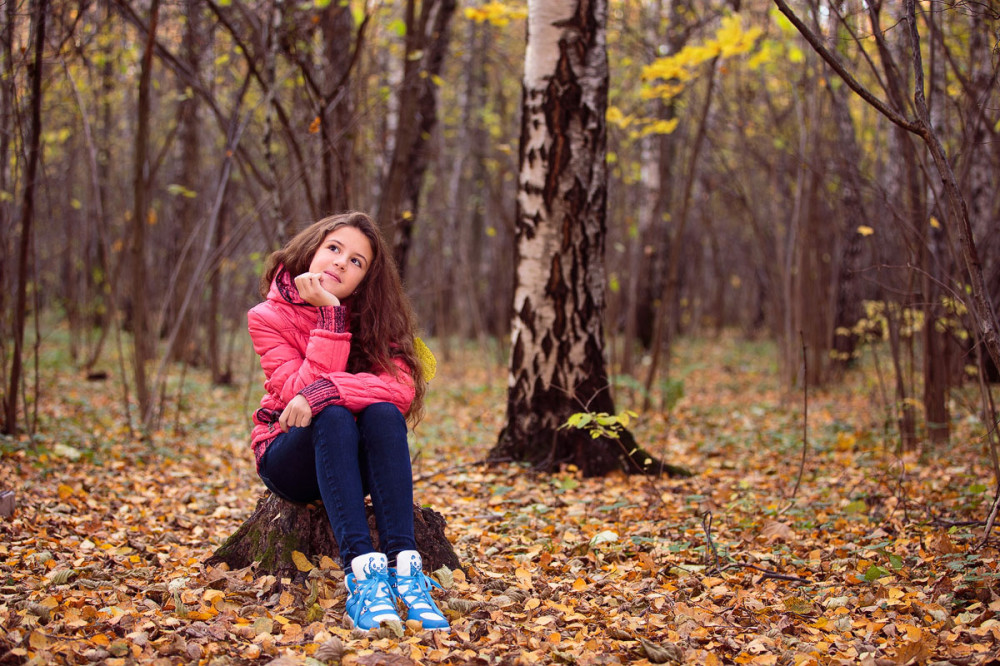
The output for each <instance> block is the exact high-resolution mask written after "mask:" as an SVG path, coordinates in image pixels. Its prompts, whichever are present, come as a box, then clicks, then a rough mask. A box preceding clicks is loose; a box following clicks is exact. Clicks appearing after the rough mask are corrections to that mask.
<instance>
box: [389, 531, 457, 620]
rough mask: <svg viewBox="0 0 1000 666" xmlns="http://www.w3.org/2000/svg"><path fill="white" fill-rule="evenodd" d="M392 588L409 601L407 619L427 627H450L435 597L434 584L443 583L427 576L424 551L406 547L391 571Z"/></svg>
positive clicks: (405, 600)
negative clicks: (422, 554)
mask: <svg viewBox="0 0 1000 666" xmlns="http://www.w3.org/2000/svg"><path fill="white" fill-rule="evenodd" d="M389 580H390V582H391V583H392V589H393V591H394V592H395V593H396V596H398V597H399V598H400V599H402V600H403V603H405V604H406V610H407V618H408V619H410V620H419V621H420V622H422V623H423V625H424V629H450V627H449V625H448V620H446V619H445V617H444V613H442V612H441V610H440V609H439V608H438V607H437V606H435V605H434V600H433V599H431V595H430V591H431V587H432V586H433V587H436V588H438V589H441V586H440V585H438V584H437V583H435V582H434V581H433V580H431V579H430V578H428V577H427V576H426V575H424V570H423V567H422V563H421V560H420V553H418V552H417V551H415V550H404V551H403V552H402V553H400V554H399V555H397V556H396V568H395V569H393V570H390V572H389Z"/></svg>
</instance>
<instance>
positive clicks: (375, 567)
mask: <svg viewBox="0 0 1000 666" xmlns="http://www.w3.org/2000/svg"><path fill="white" fill-rule="evenodd" d="M344 584H345V585H346V586H347V594H348V596H347V621H348V623H349V624H350V625H351V626H352V627H357V628H358V629H361V630H363V631H368V630H369V629H376V628H377V627H378V626H379V625H380V624H382V623H383V622H391V621H393V620H395V621H396V622H401V620H400V619H399V614H398V613H397V612H396V597H395V595H394V594H393V589H392V586H391V584H390V582H389V561H388V560H387V559H386V557H385V555H384V554H382V553H367V554H365V555H358V556H357V557H355V558H354V559H353V560H351V571H350V572H348V574H347V576H345V577H344Z"/></svg>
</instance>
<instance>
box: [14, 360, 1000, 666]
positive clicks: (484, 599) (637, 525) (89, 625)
mask: <svg viewBox="0 0 1000 666" xmlns="http://www.w3.org/2000/svg"><path fill="white" fill-rule="evenodd" d="M741 353H743V352H742V351H741V350H740V349H739V348H738V347H736V346H735V345H734V344H733V343H732V342H731V341H726V342H725V344H717V343H716V344H713V345H711V346H710V345H702V346H699V347H697V349H685V348H683V347H682V348H680V349H679V350H678V355H679V358H680V359H682V360H683V359H685V358H689V359H697V361H698V364H697V365H696V366H692V367H691V368H689V369H687V370H686V371H684V372H685V373H686V374H684V382H685V394H686V396H687V397H685V398H683V399H682V400H681V401H680V403H679V404H678V405H677V407H676V408H675V410H674V411H673V412H672V413H671V414H670V415H669V418H668V417H666V416H660V415H655V414H646V415H641V416H640V418H639V420H638V421H637V422H636V423H634V424H633V432H634V434H636V435H637V437H638V439H639V441H641V442H643V443H644V444H646V445H648V448H650V449H651V450H652V451H653V452H654V453H657V454H658V455H662V456H663V457H665V458H666V459H667V460H669V461H670V462H672V463H677V464H682V465H685V466H688V467H689V468H691V469H692V470H694V471H695V472H696V476H694V477H693V478H690V479H683V480H673V479H655V480H650V479H643V478H634V477H625V476H612V477H610V478H607V479H584V478H581V477H580V475H579V474H578V473H577V472H576V471H575V470H572V469H567V470H564V471H563V472H562V473H560V474H556V475H547V476H541V475H535V474H532V473H530V472H529V471H528V470H525V469H523V468H522V467H520V466H516V465H510V466H502V467H496V468H487V467H483V466H481V465H479V464H477V461H478V460H480V459H481V458H482V457H483V455H484V454H485V452H486V451H487V450H488V449H489V447H490V446H491V445H492V444H493V442H494V441H495V438H496V434H497V432H498V431H499V429H500V426H501V422H502V419H503V418H504V413H503V410H504V405H505V401H504V396H503V377H504V374H503V371H502V370H500V369H497V368H487V367H484V366H483V365H482V364H481V359H479V360H475V359H473V358H472V357H471V356H470V357H468V358H465V357H463V358H462V359H460V360H450V361H446V360H444V359H442V360H441V363H440V367H439V369H438V377H437V378H436V379H435V381H434V383H433V385H432V391H431V398H430V403H429V405H428V416H427V418H426V420H425V422H424V423H423V424H422V425H421V427H420V428H419V430H418V431H417V433H416V434H415V438H414V451H415V453H418V454H419V455H417V457H416V461H415V477H416V478H417V482H416V492H417V496H418V498H419V500H420V501H421V502H423V503H426V504H429V505H431V506H433V507H435V508H436V509H437V510H439V511H440V512H442V513H443V514H444V515H445V517H446V519H447V521H448V531H449V536H450V537H451V539H452V541H453V543H454V544H455V547H456V550H457V551H458V553H459V556H460V557H461V559H462V561H463V562H464V563H465V564H466V565H467V566H466V568H465V570H460V571H454V572H445V571H441V572H436V574H435V576H436V577H437V578H438V579H439V581H441V582H442V583H443V584H444V585H445V587H446V588H447V589H446V590H445V591H443V592H442V591H436V592H435V594H436V595H437V598H438V599H439V601H440V604H441V607H442V608H443V609H444V611H445V613H446V614H447V615H448V616H449V618H450V620H451V622H452V626H453V631H451V632H450V633H441V632H425V631H422V630H421V629H420V627H419V626H417V625H416V623H407V624H405V625H401V626H399V627H393V628H386V629H384V630H382V631H380V632H375V633H372V634H368V635H364V634H361V633H359V632H356V631H351V630H348V629H347V628H345V627H344V626H343V624H342V622H341V620H342V616H343V609H344V591H343V589H344V588H343V574H342V572H341V570H340V568H339V567H338V566H335V565H334V563H333V562H331V561H329V560H328V559H324V560H323V561H319V562H309V561H308V560H307V559H306V558H304V557H299V558H297V559H296V561H295V563H296V565H297V568H298V569H299V571H300V572H301V573H300V574H299V576H298V577H296V578H295V579H294V580H288V579H284V580H278V579H275V577H274V576H267V575H261V574H259V573H258V572H256V571H254V569H253V568H249V569H245V570H240V571H227V570H225V569H220V568H211V567H207V566H206V565H205V564H204V561H205V560H206V558H207V557H208V556H209V555H210V554H211V552H212V551H213V550H214V549H215V548H216V547H217V546H218V545H219V544H220V543H221V542H222V540H224V539H225V538H226V537H227V536H228V535H229V534H231V533H232V532H233V531H234V530H235V529H236V527H237V526H238V525H239V524H240V522H241V521H242V520H243V518H245V517H246V516H247V515H248V513H249V511H250V510H251V509H252V508H253V505H254V502H255V500H256V497H257V495H258V494H259V493H260V491H261V489H262V486H261V485H260V483H259V481H258V480H257V479H256V478H255V476H254V474H253V470H252V456H251V454H250V452H249V450H248V449H247V447H246V444H245V440H246V431H247V424H246V423H245V419H244V418H243V417H244V416H245V415H246V411H247V410H246V409H245V408H244V407H245V404H244V400H243V398H244V389H241V388H236V389H217V388H210V387H207V386H204V385H198V384H193V385H192V388H190V389H189V390H191V391H196V392H197V395H196V396H188V397H187V398H186V402H187V403H188V404H191V405H197V406H196V407H192V408H191V409H189V410H188V411H185V412H183V413H182V414H181V416H180V417H179V418H178V419H177V424H178V426H179V428H180V431H179V432H175V431H173V430H171V431H165V432H161V433H156V434H155V435H154V437H153V442H154V444H148V443H145V442H140V441H133V440H132V439H131V438H130V437H129V436H128V433H127V431H125V430H124V429H122V428H121V427H120V426H119V425H118V424H117V422H116V418H117V417H116V416H115V414H116V413H117V409H118V408H117V405H116V403H115V400H116V398H115V396H114V394H113V392H112V388H113V387H112V386H104V385H96V384H95V385H88V386H87V387H85V388H86V389H87V391H85V392H82V391H81V390H80V387H79V382H78V380H77V379H76V378H75V377H71V376H56V377H55V378H54V379H53V380H52V382H53V385H52V386H51V387H50V389H51V390H49V391H48V392H47V394H48V395H53V396H56V395H59V396H62V400H63V401H64V402H62V403H59V404H46V405H45V410H47V412H46V414H47V423H49V424H51V426H50V427H48V428H47V430H46V432H45V433H43V437H42V439H41V442H40V444H37V445H35V446H33V447H32V446H29V443H28V442H26V441H24V440H19V441H5V442H4V443H3V444H2V446H3V448H2V451H3V458H2V465H0V491H3V490H14V491H16V494H17V497H16V510H15V512H14V515H13V516H12V517H10V518H7V519H0V625H2V627H3V632H0V663H27V662H33V663H67V664H68V663H88V662H103V663H109V664H114V663H121V664H124V663H150V662H155V661H157V660H161V663H203V664H210V663H260V664H305V663H312V664H315V663H336V662H338V661H341V662H342V663H345V664H413V663H441V662H448V663H477V664H478V663H482V664H487V663H519V664H531V663H561V664H595V663H602V664H603V663H665V664H723V663H728V664H733V663H735V664H781V665H782V666H785V665H791V664H799V665H808V664H831V663H845V664H846V663H861V664H870V665H875V664H882V665H887V664H923V663H931V662H946V663H952V664H986V663H989V662H990V660H991V659H994V658H995V657H996V655H997V651H998V648H997V645H998V642H1000V622H998V619H997V613H998V612H1000V600H998V599H997V596H996V593H995V590H996V589H997V575H998V574H997V568H998V564H997V552H996V548H995V544H993V543H991V544H989V545H988V546H987V547H986V548H983V549H982V550H978V551H976V550H973V545H974V544H975V543H976V541H977V539H978V538H980V537H981V534H982V532H981V527H979V526H976V525H967V524H965V522H966V521H975V520H981V519H982V518H983V517H984V516H985V510H986V508H987V507H988V504H989V501H990V499H991V497H990V495H989V492H988V491H987V490H986V487H987V486H989V485H990V483H991V481H990V475H989V472H988V470H987V469H986V468H985V467H984V465H983V461H982V460H980V459H979V458H978V455H979V453H980V452H979V451H978V450H972V449H973V448H975V447H968V450H966V447H963V446H958V447H955V448H954V449H953V450H952V451H951V452H950V458H949V460H948V461H947V462H941V463H937V462H935V461H917V460H915V459H913V460H911V459H900V458H897V457H896V456H893V455H891V454H889V453H888V450H889V447H887V446H885V444H884V442H882V441H881V440H880V439H879V437H880V436H881V435H880V433H881V419H882V417H883V415H882V414H881V413H876V411H875V408H873V407H872V405H871V401H870V399H869V397H868V396H865V395H864V394H863V393H858V392H857V391H855V390H853V387H851V386H845V387H844V388H843V389H839V390H835V391H830V392H828V394H826V395H823V396H817V397H814V398H813V403H812V404H811V406H810V414H811V416H810V420H811V422H810V432H811V443H812V446H813V449H812V451H811V452H810V456H809V458H808V464H807V469H806V475H805V478H804V479H803V481H802V484H801V487H800V489H799V491H798V493H797V495H796V497H795V498H794V500H792V499H791V498H789V497H788V494H789V492H790V489H791V488H792V487H793V486H794V485H795V481H796V478H795V477H796V475H797V472H798V456H799V455H800V453H801V449H800V448H799V446H800V441H799V439H798V436H799V433H800V432H801V422H800V418H801V416H800V413H799V411H798V410H797V408H795V407H794V402H793V401H785V400H783V399H782V396H781V395H780V394H779V393H778V391H777V390H776V388H775V386H776V383H775V382H776V380H775V378H774V377H773V376H770V375H769V374H767V373H766V372H764V371H763V367H764V365H765V364H764V363H762V362H760V361H759V360H757V359H756V358H755V357H754V356H752V355H750V354H743V355H742V356H739V354H741ZM734 355H735V356H739V358H740V360H739V361H738V362H734V361H732V358H733V357H734ZM723 358H726V359H728V360H727V361H726V362H728V363H729V366H728V367H727V368H726V370H725V371H723V370H721V368H722V367H723V365H724V362H723V360H722V359H723ZM683 367H684V366H683V363H682V364H681V365H680V368H683ZM733 368H740V370H739V371H736V370H734V369H733ZM678 372H681V370H680V369H679V370H678ZM859 381H860V380H859ZM623 406H628V405H623ZM977 436H978V435H977V434H976V432H975V430H974V429H970V430H969V431H968V432H964V433H963V432H961V431H959V432H956V441H962V438H963V437H965V438H968V439H972V438H975V437H977ZM56 444H59V446H58V447H57V446H56ZM962 456H966V457H967V458H965V459H963V458H962Z"/></svg>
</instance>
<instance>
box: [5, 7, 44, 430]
mask: <svg viewBox="0 0 1000 666" xmlns="http://www.w3.org/2000/svg"><path fill="white" fill-rule="evenodd" d="M32 9H33V12H32V18H31V22H32V39H33V40H34V47H35V52H34V59H33V61H32V62H31V64H30V65H29V68H30V69H29V72H28V79H29V81H30V82H31V96H30V98H29V100H28V105H29V109H30V125H29V128H28V130H29V133H30V134H29V137H30V138H29V140H30V143H29V144H28V161H27V164H26V165H25V170H24V194H23V197H22V199H21V233H20V238H19V239H18V243H19V245H18V261H17V292H16V294H15V305H14V353H13V357H12V358H11V371H10V376H9V379H10V383H9V384H8V386H7V394H6V396H4V402H5V404H4V423H3V432H4V433H5V434H8V435H12V434H14V433H15V432H17V402H18V400H17V399H18V396H20V395H21V391H20V387H21V370H22V364H23V361H24V359H23V353H24V327H25V324H26V321H27V304H28V250H29V248H30V246H31V233H32V232H31V226H32V223H33V221H34V217H35V185H36V183H35V177H36V175H37V174H38V161H39V159H40V157H41V143H42V64H43V60H42V54H43V52H44V49H45V19H46V17H47V15H48V0H37V1H36V2H35V3H34V7H33V8H32Z"/></svg>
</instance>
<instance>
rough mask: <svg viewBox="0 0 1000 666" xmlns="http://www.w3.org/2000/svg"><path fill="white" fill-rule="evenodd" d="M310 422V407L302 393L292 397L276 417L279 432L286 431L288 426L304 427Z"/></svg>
mask: <svg viewBox="0 0 1000 666" xmlns="http://www.w3.org/2000/svg"><path fill="white" fill-rule="evenodd" d="M310 423H312V407H310V406H309V401H308V400H306V399H305V398H304V397H303V396H302V394H298V395H296V396H295V397H294V398H292V400H291V402H289V403H288V406H287V407H285V410H284V411H283V412H281V416H279V417H278V427H279V428H281V432H288V429H289V428H305V427H306V426H307V425H309V424H310Z"/></svg>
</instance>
